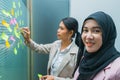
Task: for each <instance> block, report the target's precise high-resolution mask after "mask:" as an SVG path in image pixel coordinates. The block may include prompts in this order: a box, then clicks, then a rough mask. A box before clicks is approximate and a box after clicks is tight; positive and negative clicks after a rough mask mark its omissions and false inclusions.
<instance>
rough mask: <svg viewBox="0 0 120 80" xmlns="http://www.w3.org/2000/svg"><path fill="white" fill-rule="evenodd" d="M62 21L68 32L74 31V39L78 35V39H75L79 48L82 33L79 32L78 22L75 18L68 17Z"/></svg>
mask: <svg viewBox="0 0 120 80" xmlns="http://www.w3.org/2000/svg"><path fill="white" fill-rule="evenodd" d="M61 21H63V23H64V25H65V26H66V28H67V29H68V30H73V31H74V32H73V35H72V37H73V38H74V37H75V34H76V38H75V43H76V45H77V46H79V45H80V40H81V38H80V36H81V35H80V33H79V32H78V21H77V20H76V19H75V18H73V17H66V18H63V19H62V20H61Z"/></svg>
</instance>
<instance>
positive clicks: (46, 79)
mask: <svg viewBox="0 0 120 80" xmlns="http://www.w3.org/2000/svg"><path fill="white" fill-rule="evenodd" d="M39 80H54V76H52V75H45V76H42V77H41V78H40V79H39Z"/></svg>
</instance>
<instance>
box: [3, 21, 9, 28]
mask: <svg viewBox="0 0 120 80" xmlns="http://www.w3.org/2000/svg"><path fill="white" fill-rule="evenodd" d="M1 23H2V25H3V26H5V27H10V25H9V24H8V23H7V22H6V21H5V20H2V22H1Z"/></svg>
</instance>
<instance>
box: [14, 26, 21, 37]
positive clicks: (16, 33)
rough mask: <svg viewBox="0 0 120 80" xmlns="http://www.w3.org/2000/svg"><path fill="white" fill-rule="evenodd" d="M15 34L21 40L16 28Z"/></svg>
mask: <svg viewBox="0 0 120 80" xmlns="http://www.w3.org/2000/svg"><path fill="white" fill-rule="evenodd" d="M14 33H15V36H16V37H17V38H19V39H20V33H19V32H18V31H17V29H16V27H14Z"/></svg>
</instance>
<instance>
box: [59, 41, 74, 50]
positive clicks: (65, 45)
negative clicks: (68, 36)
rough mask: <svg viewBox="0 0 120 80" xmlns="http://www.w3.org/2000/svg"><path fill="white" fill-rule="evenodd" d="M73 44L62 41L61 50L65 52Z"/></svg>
mask: <svg viewBox="0 0 120 80" xmlns="http://www.w3.org/2000/svg"><path fill="white" fill-rule="evenodd" d="M71 42H72V41H71V40H66V41H62V42H61V48H60V50H63V49H65V48H66V47H68V46H69V45H70V44H71Z"/></svg>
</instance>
